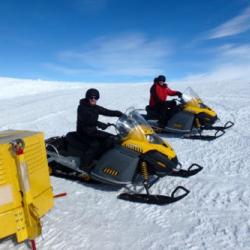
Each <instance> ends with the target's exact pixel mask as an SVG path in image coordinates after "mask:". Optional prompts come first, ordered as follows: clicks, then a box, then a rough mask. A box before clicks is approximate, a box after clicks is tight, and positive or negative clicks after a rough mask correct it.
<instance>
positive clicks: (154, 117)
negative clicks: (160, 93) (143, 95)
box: [145, 105, 160, 120]
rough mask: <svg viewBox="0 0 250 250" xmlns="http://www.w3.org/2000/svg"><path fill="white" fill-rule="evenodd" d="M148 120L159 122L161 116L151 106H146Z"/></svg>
mask: <svg viewBox="0 0 250 250" xmlns="http://www.w3.org/2000/svg"><path fill="white" fill-rule="evenodd" d="M145 109H146V111H147V118H148V119H152V120H158V119H159V118H160V114H159V113H158V112H156V111H155V110H153V109H152V108H151V107H150V106H149V105H147V106H146V108H145Z"/></svg>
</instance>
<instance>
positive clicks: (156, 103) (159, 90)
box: [148, 75, 182, 127]
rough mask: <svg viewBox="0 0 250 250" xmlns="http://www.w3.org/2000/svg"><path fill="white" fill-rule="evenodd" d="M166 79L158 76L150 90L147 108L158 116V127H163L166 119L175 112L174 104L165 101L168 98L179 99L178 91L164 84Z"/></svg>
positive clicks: (179, 93)
mask: <svg viewBox="0 0 250 250" xmlns="http://www.w3.org/2000/svg"><path fill="white" fill-rule="evenodd" d="M165 81H166V77H165V76H164V75H159V76H158V77H157V78H155V79H154V84H153V85H152V86H151V88H150V100H149V106H148V108H149V109H150V110H151V111H153V112H155V113H157V114H159V127H164V126H165V124H166V121H167V119H169V118H170V117H171V115H172V114H173V113H174V112H175V108H176V102H175V101H174V100H172V101H167V97H168V96H178V97H181V96H182V93H181V92H180V91H175V90H172V89H170V88H169V87H168V85H167V84H166V83H165Z"/></svg>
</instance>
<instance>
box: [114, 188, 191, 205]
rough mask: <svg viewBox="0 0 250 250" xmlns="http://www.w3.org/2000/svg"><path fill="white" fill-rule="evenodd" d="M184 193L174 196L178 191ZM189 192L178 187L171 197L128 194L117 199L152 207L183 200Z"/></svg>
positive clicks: (123, 194)
mask: <svg viewBox="0 0 250 250" xmlns="http://www.w3.org/2000/svg"><path fill="white" fill-rule="evenodd" d="M179 190H182V191H184V193H183V194H181V195H178V196H175V194H176V193H177V192H178V191H179ZM189 192H190V191H189V190H188V189H186V188H184V187H183V186H178V187H176V189H175V190H174V191H173V192H172V194H171V196H166V195H152V194H129V193H122V194H120V195H119V196H118V197H117V198H118V199H122V200H126V201H132V202H139V203H146V204H154V205H167V204H170V203H173V202H176V201H179V200H181V199H183V198H184V197H185V196H187V195H188V194H189Z"/></svg>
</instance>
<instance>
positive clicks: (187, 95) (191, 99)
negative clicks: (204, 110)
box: [182, 87, 202, 106]
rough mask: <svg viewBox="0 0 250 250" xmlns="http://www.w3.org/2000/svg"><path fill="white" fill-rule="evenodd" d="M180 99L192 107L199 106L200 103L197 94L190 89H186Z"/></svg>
mask: <svg viewBox="0 0 250 250" xmlns="http://www.w3.org/2000/svg"><path fill="white" fill-rule="evenodd" d="M182 99H183V100H184V101H185V102H186V103H191V104H192V105H194V106H199V105H200V103H202V99H201V98H200V97H199V96H198V94H197V93H196V92H195V91H194V90H193V89H192V88H190V87H188V88H187V89H186V90H185V91H184V92H183V94H182Z"/></svg>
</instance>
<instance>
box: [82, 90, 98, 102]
mask: <svg viewBox="0 0 250 250" xmlns="http://www.w3.org/2000/svg"><path fill="white" fill-rule="evenodd" d="M85 97H86V98H87V99H91V97H95V98H96V100H98V99H99V98H100V94H99V91H98V90H97V89H88V90H87V92H86V94H85Z"/></svg>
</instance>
